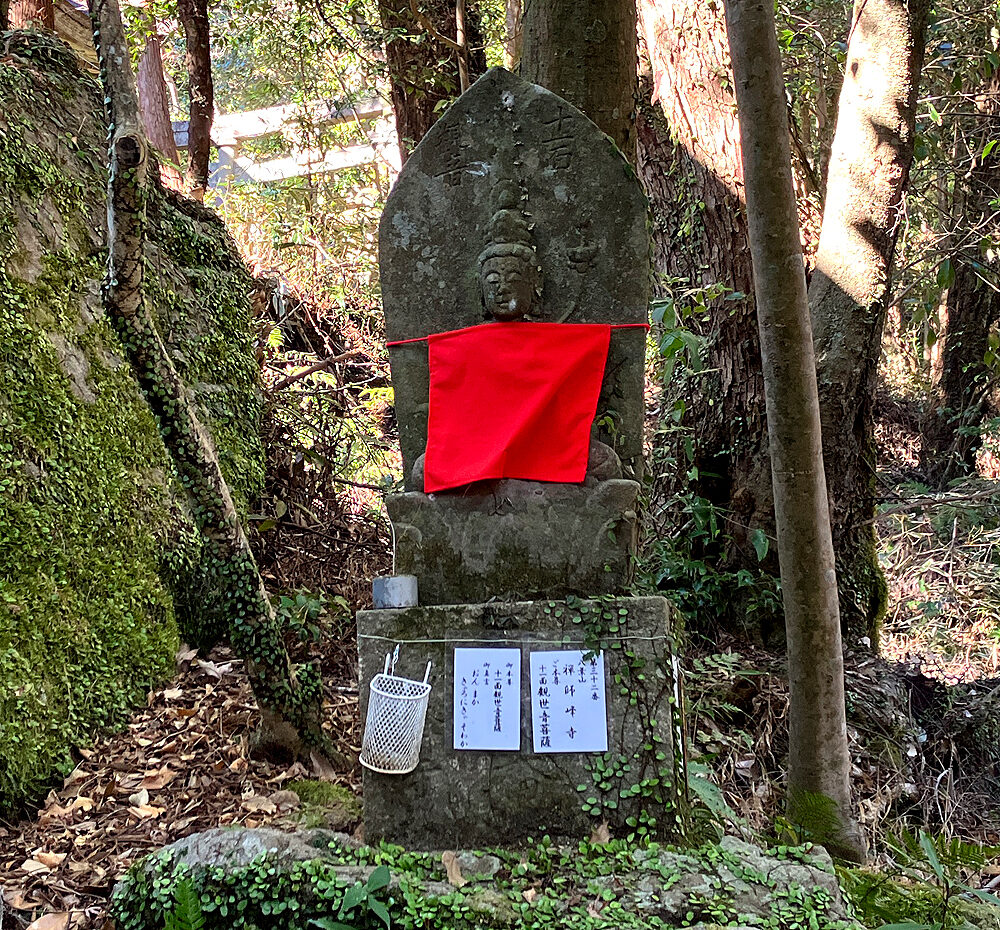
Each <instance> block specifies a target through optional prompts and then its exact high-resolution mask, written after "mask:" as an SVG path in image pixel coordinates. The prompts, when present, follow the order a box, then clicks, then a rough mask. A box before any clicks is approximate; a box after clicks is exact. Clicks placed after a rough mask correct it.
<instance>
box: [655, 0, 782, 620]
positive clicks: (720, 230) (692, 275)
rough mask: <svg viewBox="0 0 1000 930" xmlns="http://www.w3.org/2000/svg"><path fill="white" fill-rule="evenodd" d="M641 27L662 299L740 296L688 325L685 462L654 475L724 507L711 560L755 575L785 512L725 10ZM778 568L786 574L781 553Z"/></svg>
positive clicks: (696, 11) (686, 2)
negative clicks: (774, 484) (715, 291)
mask: <svg viewBox="0 0 1000 930" xmlns="http://www.w3.org/2000/svg"><path fill="white" fill-rule="evenodd" d="M639 21H640V27H641V31H642V35H643V38H644V41H645V46H646V49H647V51H648V54H649V57H650V64H651V66H652V72H653V76H652V84H650V81H649V79H647V78H644V79H643V82H642V84H641V86H640V96H639V112H638V120H637V124H638V139H639V175H640V177H641V178H642V181H643V184H644V186H645V188H646V192H647V194H648V196H649V198H650V206H651V213H652V218H653V227H652V234H653V252H654V254H653V259H654V267H655V268H656V270H657V271H658V272H659V273H660V274H661V275H664V276H666V280H665V281H664V280H661V282H660V283H658V285H657V286H656V291H657V296H658V297H664V296H666V295H668V294H673V295H678V293H679V292H683V291H684V290H686V289H688V288H701V287H707V286H710V285H713V284H716V283H719V284H722V285H724V286H725V288H726V289H727V290H728V291H729V292H731V293H734V294H736V295H739V296H737V297H736V298H735V299H727V300H722V299H716V300H711V301H709V304H708V308H709V309H708V314H707V316H706V317H705V318H704V319H698V318H695V319H691V320H690V321H689V322H688V323H687V325H688V326H689V327H690V328H692V329H694V330H695V332H697V333H698V334H699V335H700V336H702V337H703V339H704V349H703V352H702V359H701V361H702V367H703V373H702V374H700V375H698V376H696V378H695V379H694V380H693V382H692V381H685V382H684V383H679V382H678V380H677V379H676V378H675V379H674V381H672V382H671V383H668V384H666V385H665V386H664V396H665V399H664V404H665V406H666V408H667V409H668V410H669V408H670V407H671V406H672V405H673V404H674V403H678V402H682V403H683V405H684V406H683V416H682V418H681V421H680V424H679V425H680V429H679V430H678V431H676V432H675V433H673V435H672V436H667V437H666V439H665V442H666V445H667V448H666V449H665V450H664V451H665V452H666V453H668V454H669V456H670V457H672V458H673V459H675V460H676V462H677V465H676V467H675V468H670V469H668V470H667V472H663V471H662V470H661V471H660V473H658V474H656V475H654V478H655V480H656V484H657V488H658V493H659V494H661V495H663V496H666V495H667V494H669V493H671V492H676V491H678V490H682V489H684V488H685V487H689V488H690V490H691V491H692V492H693V493H694V494H696V495H698V496H699V497H701V498H705V499H707V500H708V501H709V502H711V503H712V504H713V505H714V506H716V507H717V508H719V515H720V519H721V521H722V528H723V533H724V535H725V537H726V539H725V540H724V541H723V542H722V544H721V546H720V547H719V548H717V550H716V551H712V552H707V553H705V554H706V555H709V556H712V557H714V558H715V559H716V560H718V562H719V563H720V564H721V565H722V566H723V567H725V568H733V569H739V568H743V567H753V566H756V565H757V564H758V558H757V554H756V552H755V550H754V547H753V545H752V544H751V536H752V534H753V532H754V531H755V530H762V531H763V532H764V533H766V534H767V535H768V536H773V534H774V505H773V502H772V496H771V470H770V460H769V458H768V446H767V425H766V421H765V410H764V381H763V375H762V372H761V363H760V344H759V342H758V339H757V318H756V312H755V308H754V299H753V277H752V273H751V265H750V249H749V244H748V240H747V222H746V213H745V210H744V204H743V168H742V164H741V161H740V147H739V126H738V123H737V116H736V100H735V98H734V96H733V90H732V86H731V84H730V82H729V81H728V79H727V75H728V74H729V73H730V63H729V46H728V42H727V39H726V30H725V22H724V19H723V14H722V9H721V7H715V8H713V7H712V6H711V5H706V4H704V3H702V2H699V0H641V2H640V4H639ZM680 302H683V300H682V299H681V300H680ZM665 419H666V421H667V422H669V418H665ZM689 437H690V438H691V440H692V443H691V445H690V447H688V446H687V442H686V440H687V439H688V438H689ZM688 448H690V454H691V456H692V457H691V458H690V459H689V458H688V451H687V449H688ZM692 469H693V472H692V473H693V474H694V475H695V476H696V477H694V479H693V480H692V481H690V483H688V478H687V475H688V473H689V471H691V470H692ZM767 565H768V566H769V567H770V568H771V570H772V571H774V572H775V573H776V572H777V560H776V558H775V557H774V555H773V554H771V555H770V556H769V557H768V560H767ZM731 607H732V615H731V616H728V617H721V618H719V620H720V622H721V623H722V624H723V625H726V626H729V627H732V628H735V629H742V628H743V625H744V623H745V616H744V614H743V611H742V610H741V604H740V603H738V598H736V597H734V599H733V602H732V604H731ZM761 621H762V623H763V627H764V629H763V630H762V631H761V632H762V634H763V635H764V637H765V638H768V637H769V636H770V633H771V631H772V628H773V627H774V626H775V625H778V626H780V617H770V618H761Z"/></svg>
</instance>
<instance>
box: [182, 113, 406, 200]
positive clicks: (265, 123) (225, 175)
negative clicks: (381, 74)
mask: <svg viewBox="0 0 1000 930" xmlns="http://www.w3.org/2000/svg"><path fill="white" fill-rule="evenodd" d="M309 110H310V112H309V119H310V122H311V123H312V124H313V125H315V126H318V127H321V128H329V127H332V126H338V125H343V124H345V123H353V122H357V123H358V124H359V125H360V126H362V127H363V129H364V130H365V131H366V133H367V135H368V138H369V140H370V141H369V142H367V143H361V144H357V145H348V146H343V147H337V148H330V149H327V150H325V151H317V150H309V149H304V150H300V151H298V152H294V153H292V154H291V155H287V156H284V157H281V158H272V159H267V160H264V161H258V160H256V159H254V158H253V157H251V156H249V155H246V154H244V153H242V152H241V148H242V146H243V144H244V143H246V142H249V141H251V140H254V139H262V138H265V137H267V136H273V135H277V134H279V133H284V132H287V131H289V130H293V129H294V128H295V126H296V124H297V123H298V122H299V120H300V119H301V111H300V109H299V108H298V107H297V106H295V105H293V104H284V105H280V106H274V107H264V108H263V109H260V110H251V111H249V112H247V113H230V114H224V115H220V116H216V117H215V121H214V123H213V125H212V142H213V144H214V145H215V146H216V147H217V149H218V153H219V155H218V158H217V159H216V161H214V162H213V164H212V171H211V176H210V178H209V187H221V186H225V185H227V184H231V183H247V182H250V183H269V182H271V183H273V182H275V181H283V180H287V179H289V178H298V177H304V176H306V175H309V174H329V173H332V172H336V171H342V170H344V169H345V168H355V167H358V166H359V165H367V164H372V163H374V162H376V161H380V162H384V163H386V164H388V165H389V166H390V167H391V168H392V169H393V170H394V171H398V170H399V152H398V150H397V149H396V144H395V124H394V121H393V117H392V108H391V106H390V105H389V104H388V103H387V102H386V101H385V100H382V99H380V98H378V97H371V98H368V99H365V100H360V101H358V102H357V103H355V104H353V105H349V106H342V107H332V106H330V105H329V104H326V103H314V104H312V105H311V106H310V108H309ZM173 127H174V140H175V142H176V144H177V148H178V149H186V148H187V143H188V124H187V121H186V120H181V121H178V122H175V123H174V124H173Z"/></svg>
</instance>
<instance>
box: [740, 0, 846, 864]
mask: <svg viewBox="0 0 1000 930" xmlns="http://www.w3.org/2000/svg"><path fill="white" fill-rule="evenodd" d="M726 21H727V26H728V32H729V47H730V51H731V54H732V62H733V72H734V76H735V84H736V96H737V100H738V105H739V121H740V132H741V138H742V142H743V169H744V178H745V181H746V201H747V216H748V219H749V229H750V249H751V252H752V256H753V269H754V290H755V293H756V297H757V319H758V324H759V329H760V343H761V356H762V360H763V367H764V387H765V393H766V396H767V424H768V432H769V435H770V449H771V470H772V474H773V483H774V506H775V519H776V523H777V531H778V549H779V557H780V562H781V590H782V600H783V602H784V607H785V625H786V629H787V640H788V679H789V721H788V730H789V750H788V815H789V819H790V820H791V821H792V823H794V824H796V825H799V826H801V827H804V828H805V829H806V831H807V832H806V836H807V837H808V838H809V839H812V840H815V841H816V842H819V843H822V844H824V845H826V846H827V847H828V848H830V849H831V851H833V852H835V853H839V854H840V855H842V856H846V857H848V858H851V859H855V860H858V861H860V860H863V859H864V856H865V849H864V841H863V839H862V837H861V833H860V831H859V830H858V827H857V824H856V822H855V819H854V814H853V810H852V804H851V785H850V769H851V760H850V756H849V754H848V748H847V718H846V712H845V704H844V660H843V652H842V647H841V640H840V617H839V609H838V603H837V579H836V575H835V573H834V555H833V539H832V535H831V532H830V516H829V511H828V509H827V499H826V480H825V477H824V471H823V443H822V437H821V435H820V414H819V397H818V394H817V389H816V368H815V359H814V357H813V341H812V331H811V327H810V321H809V302H808V298H807V296H806V280H805V270H804V264H803V259H802V249H801V245H800V242H799V223H798V214H797V212H796V207H795V194H794V190H793V187H792V167H791V153H790V148H789V136H788V114H787V111H786V107H785V88H784V82H783V80H782V72H781V56H780V53H779V51H778V42H777V38H776V36H775V29H774V8H773V6H772V4H771V0H726Z"/></svg>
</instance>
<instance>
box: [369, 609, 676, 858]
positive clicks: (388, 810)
mask: <svg viewBox="0 0 1000 930" xmlns="http://www.w3.org/2000/svg"><path fill="white" fill-rule="evenodd" d="M396 643H401V644H402V645H401V649H400V662H399V665H398V666H397V669H396V673H397V674H399V675H402V676H405V677H410V678H422V677H423V673H424V668H425V666H426V664H427V662H428V660H430V661H431V662H433V669H432V672H431V677H430V681H431V683H432V690H431V693H430V703H429V706H428V709H427V719H426V724H425V729H424V737H423V744H422V746H421V750H420V763H419V765H418V766H417V768H416V770H415V771H413V772H411V773H410V774H408V775H380V774H376V773H374V772H371V771H368V770H365V773H364V821H365V837H366V839H367V840H368V841H369V842H375V841H378V840H380V839H385V840H388V841H390V842H393V843H400V844H402V845H404V846H407V847H410V848H414V849H442V848H450V849H455V848H461V847H463V846H464V847H475V846H484V845H495V844H503V843H517V842H520V841H523V840H525V839H527V838H529V837H539V836H542V835H543V834H546V833H547V834H549V835H550V836H552V837H553V838H555V837H562V838H571V839H574V838H575V839H579V838H583V837H587V836H589V835H590V832H591V830H592V829H593V827H594V826H596V825H597V824H598V823H600V822H601V820H604V819H607V821H608V823H609V825H610V827H611V830H612V834H613V835H620V834H621V833H623V832H627V831H628V830H629V829H630V827H628V826H626V820H627V818H629V817H634V816H638V815H639V812H640V811H644V812H646V814H647V815H651V816H654V817H655V818H656V823H655V824H654V825H653V830H654V832H656V833H659V834H661V835H667V836H669V835H670V834H671V833H672V832H674V830H675V827H676V816H677V815H678V812H679V810H680V801H679V797H678V795H679V792H678V791H677V790H676V788H675V786H676V785H680V784H682V783H683V779H682V775H681V772H682V762H681V761H680V760H681V759H682V754H681V753H680V743H679V738H680V737H679V736H678V735H677V733H678V724H679V712H678V710H677V708H678V706H679V705H678V703H676V702H677V687H678V685H677V682H676V680H675V674H674V661H673V658H674V653H673V642H672V638H671V630H670V612H669V608H668V603H667V601H666V600H664V599H663V598H660V597H645V598H611V597H609V598H602V599H595V600H577V599H569V600H566V601H529V602H520V603H491V604H473V605H458V606H431V607H411V608H406V609H402V610H372V611H362V612H360V613H359V614H358V646H359V650H360V657H361V672H360V678H361V715H362V717H361V719H362V721H364V720H365V717H366V714H367V706H368V693H369V690H368V689H369V684H370V682H371V679H372V677H373V676H374V675H376V674H377V673H379V672H381V671H382V668H383V663H384V661H385V654H386V653H387V652H390V651H391V650H392V649H393V648H394V646H395V644H396ZM595 646H599V648H601V649H602V650H603V652H604V657H605V679H606V681H605V684H606V688H607V718H608V752H607V753H535V752H534V751H533V748H532V747H533V742H532V719H531V698H530V692H529V687H530V677H529V669H530V661H529V654H530V653H531V652H532V651H535V650H541V651H546V650H555V649H567V650H590V649H594V648H595ZM456 647H480V648H484V647H506V648H511V647H517V648H519V649H520V651H521V689H520V695H521V699H520V705H521V740H520V750H518V751H513V750H511V751H471V750H456V749H455V748H454V740H453V736H454V729H453V722H454V712H453V706H454V667H455V662H454V657H455V648H456ZM644 782H645V784H643V783H644ZM623 794H624V797H623ZM587 808H589V809H587Z"/></svg>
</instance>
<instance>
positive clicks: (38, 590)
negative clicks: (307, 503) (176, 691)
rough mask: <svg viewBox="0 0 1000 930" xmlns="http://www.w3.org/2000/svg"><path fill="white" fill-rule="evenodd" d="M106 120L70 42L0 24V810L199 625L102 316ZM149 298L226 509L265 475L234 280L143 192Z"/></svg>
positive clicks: (195, 209)
mask: <svg viewBox="0 0 1000 930" xmlns="http://www.w3.org/2000/svg"><path fill="white" fill-rule="evenodd" d="M105 185H106V158H105V131H104V128H103V116H102V98H101V95H100V90H99V87H98V85H97V83H96V82H95V80H94V79H93V78H92V77H91V76H90V75H87V74H85V73H84V72H82V71H81V70H80V67H79V65H78V63H77V61H76V59H75V58H74V57H73V55H72V54H71V53H70V52H69V51H68V49H67V48H66V47H65V46H63V45H61V44H60V43H58V42H56V41H55V40H53V39H51V38H47V37H45V36H42V35H39V34H36V33H30V32H8V33H0V812H2V811H4V810H5V809H11V808H13V807H16V806H17V805H20V804H23V803H25V802H27V801H30V800H32V799H35V798H37V797H38V796H39V795H40V794H41V793H42V792H43V791H44V789H45V788H46V787H47V785H48V784H49V783H50V782H51V781H52V780H53V778H55V777H57V776H58V775H59V774H60V773H63V772H66V771H67V770H68V769H69V768H71V766H72V762H71V755H70V753H71V749H72V747H74V746H75V745H78V744H80V743H84V742H86V741H87V740H88V739H89V737H90V735H91V734H92V733H93V732H94V730H95V728H97V727H101V726H106V725H114V724H116V723H120V722H122V721H123V720H124V718H125V715H126V713H127V711H128V709H129V708H130V707H132V706H134V705H135V704H136V703H137V702H140V701H141V700H143V699H144V697H145V695H146V693H147V691H148V690H149V688H150V686H151V685H152V684H153V683H154V682H156V681H158V680H160V679H162V678H163V677H164V676H165V675H167V674H168V673H169V672H170V670H171V668H172V666H173V656H174V652H175V650H176V647H177V644H178V623H180V624H181V626H182V628H183V629H185V632H186V633H188V635H192V634H195V633H196V632H197V630H198V628H199V626H202V625H204V623H206V622H207V620H206V617H207V616H208V614H207V613H206V608H210V601H211V598H210V596H209V595H208V593H207V592H204V591H202V590H201V588H200V586H199V577H200V570H199V557H200V542H199V538H198V535H197V532H196V530H195V527H194V523H193V522H192V520H191V518H190V516H189V515H188V513H187V511H186V504H185V501H184V495H183V494H182V493H181V491H180V488H179V486H178V485H177V483H176V480H175V478H174V477H173V471H172V468H171V465H170V461H169V458H168V456H167V453H166V450H165V448H164V446H163V443H162V441H161V439H160V436H159V433H158V432H157V428H156V424H155V423H154V421H153V418H152V416H151V414H150V411H149V409H148V407H147V406H146V403H145V402H144V400H143V398H142V396H141V394H140V392H139V388H138V385H137V382H136V381H135V379H134V377H133V375H132V373H131V371H130V369H129V367H128V365H126V364H125V363H124V362H123V361H122V354H121V351H120V348H119V347H118V345H117V341H116V337H115V335H114V333H113V332H112V330H111V328H110V326H109V325H108V323H107V321H106V320H105V319H104V317H103V313H102V310H101V301H100V281H101V278H102V275H103V272H104V266H105V238H106V220H105V206H104V197H105ZM149 239H150V242H149V247H148V251H147V260H148V263H149V276H148V278H147V280H148V282H149V296H150V298H151V300H152V302H153V305H154V309H155V313H156V316H157V321H158V323H159V325H160V328H161V331H162V334H163V336H164V338H165V340H166V342H167V344H168V346H169V348H170V351H171V353H172V355H173V358H174V362H175V364H176V366H177V367H178V370H179V371H180V372H181V374H182V376H183V377H184V378H185V380H186V382H187V383H188V384H189V385H190V386H191V387H192V389H193V390H194V392H195V395H196V397H197V399H198V402H199V404H200V407H201V410H202V411H203V413H204V416H205V419H206V420H207V422H208V424H209V425H210V427H211V431H212V434H213V436H214V438H215V441H216V444H217V446H218V449H219V453H220V458H221V460H222V463H223V470H224V472H225V474H226V477H227V479H228V480H229V482H230V484H231V486H232V488H233V490H234V495H235V497H236V499H237V501H239V502H241V503H245V502H246V501H247V500H249V499H251V498H252V497H253V496H255V495H256V494H257V493H258V492H259V489H260V487H261V484H262V481H263V451H262V447H261V443H260V439H259V432H258V429H257V421H258V418H259V411H260V387H259V375H258V370H257V367H256V364H255V361H254V358H253V354H252V350H251V343H250V332H249V315H248V314H249V309H248V308H249V292H250V290H251V288H252V281H251V278H250V276H249V274H248V272H247V270H246V268H245V267H244V266H243V265H242V263H241V262H240V259H239V256H238V254H237V252H236V250H235V248H234V246H233V244H232V242H231V240H230V239H229V238H228V236H227V234H226V232H225V229H224V227H223V226H222V224H221V222H220V221H219V220H218V219H217V218H215V217H214V215H213V214H211V213H210V212H209V211H207V210H205V209H203V208H202V207H200V206H199V205H197V204H193V203H190V202H187V201H184V200H182V199H181V198H178V197H175V196H173V195H171V194H169V193H167V192H165V191H163V190H161V189H160V188H158V187H157V188H156V190H155V191H154V193H153V196H152V198H151V202H150V205H149Z"/></svg>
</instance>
